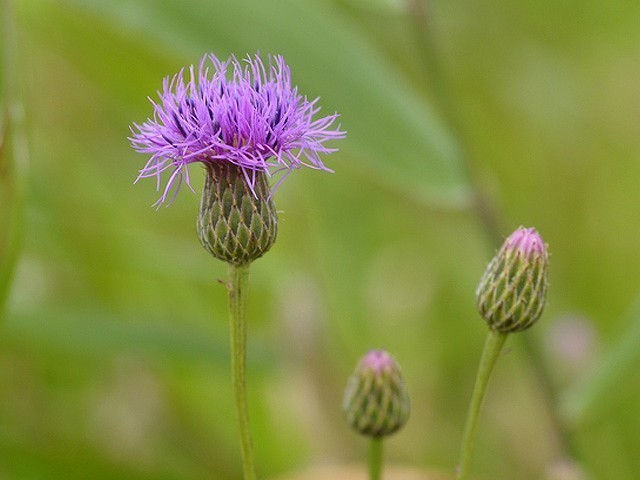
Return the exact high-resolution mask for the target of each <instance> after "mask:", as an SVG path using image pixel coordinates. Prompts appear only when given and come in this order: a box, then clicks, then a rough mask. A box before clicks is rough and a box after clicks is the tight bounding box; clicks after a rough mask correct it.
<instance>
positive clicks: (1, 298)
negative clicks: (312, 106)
mask: <svg viewBox="0 0 640 480" xmlns="http://www.w3.org/2000/svg"><path fill="white" fill-rule="evenodd" d="M11 7H12V5H11V2H4V3H3V4H2V6H1V7H0V8H1V9H2V13H3V16H2V22H1V25H0V28H2V31H1V34H2V35H1V36H0V37H1V38H2V52H1V54H2V61H1V62H0V65H2V67H3V68H2V75H1V76H2V97H1V98H2V101H1V102H0V108H2V112H1V113H0V115H2V118H0V320H1V319H2V318H3V316H4V309H5V303H6V300H7V296H8V294H9V289H10V287H11V281H12V278H13V274H14V271H15V267H16V264H17V262H18V257H19V254H20V249H21V247H22V235H23V229H24V225H23V221H24V218H23V217H24V200H25V199H24V189H25V185H24V183H25V172H26V168H27V163H28V158H29V150H28V144H27V136H26V131H25V125H24V123H25V118H24V117H25V114H24V107H23V103H22V98H21V94H22V92H21V89H20V88H19V85H20V81H19V78H20V64H19V62H18V58H20V56H19V52H18V48H19V44H18V38H17V35H18V32H17V26H16V25H15V22H14V20H15V19H14V15H13V11H12V8H11Z"/></svg>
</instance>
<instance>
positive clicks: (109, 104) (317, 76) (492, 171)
mask: <svg viewBox="0 0 640 480" xmlns="http://www.w3.org/2000/svg"><path fill="white" fill-rule="evenodd" d="M3 7H4V10H3V11H2V15H3V18H2V28H3V35H4V37H3V38H4V40H3V50H4V56H3V63H2V72H3V78H4V81H3V84H2V86H3V97H2V103H3V106H4V107H5V116H4V117H3V118H4V120H3V126H4V129H3V130H2V131H3V132H4V134H3V137H2V138H3V140H4V141H3V143H2V146H3V147H2V150H1V151H0V155H1V156H0V195H1V198H0V215H1V216H0V268H2V272H1V273H2V276H0V288H2V289H4V287H6V290H7V292H8V295H7V299H6V305H4V314H3V316H2V323H3V325H2V327H1V328H0V479H3V480H4V479H8V480H18V479H19V480H23V479H24V480H31V479H34V480H35V479H47V480H48V479H63V478H64V479H113V478H122V479H153V480H155V479H158V480H160V479H163V480H164V479H167V480H169V479H176V480H177V479H194V480H197V479H212V478H213V479H216V480H235V479H239V478H240V475H241V470H240V458H239V448H238V442H237V434H236V424H235V416H234V409H233V405H232V394H231V387H230V381H229V361H228V355H229V349H228V346H227V343H228V338H227V336H228V329H227V317H226V295H225V290H224V288H223V287H222V286H221V285H220V284H219V283H218V282H217V279H220V278H225V275H226V268H225V266H224V265H223V264H222V263H220V262H217V261H215V260H213V259H212V258H210V257H208V256H207V254H206V253H205V251H204V250H203V249H202V248H201V247H200V245H199V243H198V240H197V238H196V234H195V219H196V214H197V208H198V202H199V197H198V195H196V194H193V193H191V192H189V191H188V189H184V190H183V191H182V192H181V194H180V195H179V196H178V198H177V200H176V201H175V202H174V204H173V205H171V206H170V207H169V208H161V209H160V210H158V211H156V210H155V209H154V208H152V207H151V205H152V203H153V202H154V201H155V200H156V198H157V196H158V194H157V193H156V192H155V184H154V182H153V181H142V182H140V183H139V184H137V185H135V186H134V185H133V184H132V182H133V180H134V179H135V177H136V175H137V171H138V169H139V168H141V167H142V165H143V164H144V163H145V162H146V158H145V157H144V156H142V155H139V154H136V153H135V152H134V151H133V150H132V149H131V148H130V146H129V143H128V140H127V136H128V135H129V134H130V132H129V125H131V124H132V123H133V122H142V121H144V120H145V118H147V116H149V115H150V114H151V105H150V103H149V101H148V100H147V97H148V96H151V97H155V92H156V90H157V89H159V88H160V86H161V81H162V78H163V77H164V76H166V75H169V74H173V73H174V72H176V71H177V70H178V69H180V68H181V67H182V66H184V65H189V64H191V63H194V62H197V61H198V60H199V58H200V57H201V56H202V55H203V54H204V53H206V52H214V53H216V54H217V55H218V56H220V57H226V56H227V55H229V54H231V53H235V54H238V55H240V56H242V55H244V54H245V53H252V52H255V51H260V52H262V53H269V52H270V53H281V54H283V55H284V56H285V58H286V60H287V61H288V63H289V64H290V66H291V69H292V73H293V78H294V82H295V83H296V84H297V85H298V86H299V87H300V90H301V91H302V92H303V93H305V94H307V95H308V96H310V97H315V96H321V97H322V101H321V104H322V106H323V112H324V113H332V112H333V111H338V112H340V113H341V114H342V118H341V123H342V127H343V128H344V129H345V130H347V131H348V136H347V139H346V140H345V141H342V142H340V143H339V144H338V143H336V144H335V146H337V147H339V148H340V152H338V153H336V154H333V155H331V156H330V157H327V158H326V163H327V165H328V166H329V167H331V168H333V169H334V170H335V174H326V173H322V172H317V171H298V172H295V174H294V175H291V177H290V178H289V179H288V180H287V181H286V182H285V183H284V184H283V186H282V187H281V188H280V189H279V191H278V193H277V195H276V201H277V205H278V209H279V210H280V211H281V214H280V220H281V221H280V231H279V238H278V241H277V242H276V244H275V246H274V248H273V249H272V251H271V252H270V253H269V254H268V255H267V256H266V257H265V258H263V259H260V260H259V261H258V262H256V263H255V264H254V266H253V269H252V284H251V292H250V299H249V303H250V306H249V316H250V327H249V330H250V331H249V334H250V340H249V346H250V351H251V353H250V358H249V363H250V365H249V368H250V374H249V393H250V406H251V415H252V420H253V424H254V437H255V438H254V442H255V451H256V455H257V464H258V468H259V472H260V476H261V477H262V478H267V477H271V476H277V475H280V474H283V473H285V472H290V471H294V470H298V469H304V468H306V467H309V466H312V465H322V464H342V463H344V464H347V463H353V462H357V461H360V459H361V458H362V456H363V455H364V453H365V450H366V443H365V441H364V440H363V439H361V438H359V437H358V436H357V435H356V434H354V433H352V432H350V431H349V430H348V428H347V427H346V426H345V424H344V423H343V421H342V418H341V412H340V402H341V396H342V392H343V388H344V385H345V382H346V378H347V377H348V376H349V374H350V373H351V371H352V369H353V368H354V367H355V363H356V361H357V359H358V358H359V357H360V356H361V355H362V354H363V353H364V352H365V351H366V350H368V349H370V348H384V349H387V350H389V351H391V352H392V353H393V354H394V355H395V356H396V358H397V359H398V361H399V362H400V364H401V365H402V367H403V369H404V373H405V377H406V380H407V383H408V385H409V388H410V392H411V396H412V401H413V412H412V417H411V419H410V421H409V423H408V425H407V427H406V428H405V429H404V430H403V431H402V432H400V433H399V434H398V435H397V436H395V437H393V438H392V439H391V440H390V441H389V442H388V451H387V457H388V460H389V462H390V463H395V464H403V465H413V466H427V465H428V466H433V467H436V468H440V469H443V470H450V471H451V470H452V469H453V466H454V465H455V462H456V460H457V453H458V444H459V440H460V437H461V433H462V427H463V423H464V417H465V414H466V408H467V404H468V400H469V398H470V395H471V389H472V386H473V380H474V376H475V371H476V368H477V362H478V359H479V356H480V352H481V349H482V344H483V341H484V336H485V333H486V327H485V325H484V324H483V322H482V321H481V320H480V319H479V317H478V315H477V314H476V312H475V308H474V289H475V286H476V282H477V281H478V279H479V278H480V275H481V274H482V271H483V269H484V266H485V265H486V262H487V261H488V260H489V259H490V257H491V255H492V254H493V252H494V250H495V249H496V248H497V247H498V246H499V245H498V243H497V240H496V238H495V232H494V234H493V235H492V234H491V232H490V229H488V228H487V227H488V223H487V219H486V218H485V219H484V220H483V219H482V218H481V216H479V215H478V211H477V209H476V208H475V207H474V204H475V200H474V199H476V198H478V197H477V196H478V194H479V192H484V193H482V194H481V195H483V197H484V199H485V201H486V202H487V204H488V205H492V207H491V208H492V209H493V210H494V211H495V217H496V219H497V225H498V227H497V233H498V234H499V235H500V236H506V235H507V234H508V233H510V232H511V231H512V230H513V229H515V228H516V227H518V226H519V225H525V226H535V227H536V228H537V229H538V230H539V231H540V233H541V234H542V236H543V238H544V239H545V240H546V241H547V242H548V243H549V248H550V251H551V255H552V256H551V266H550V282H551V285H550V292H549V294H550V295H549V300H548V306H547V309H546V312H545V314H544V316H543V317H542V319H541V321H540V322H539V324H538V325H537V326H536V327H535V328H534V329H532V330H531V331H528V332H526V333H524V334H522V335H521V336H520V337H516V336H514V337H512V338H511V339H510V340H509V342H508V345H507V346H508V350H509V352H508V354H506V355H504V356H503V357H501V359H500V361H499V363H498V367H497V369H496V372H495V376H494V378H493V381H492V384H491V386H490V389H489V395H488V397H487V401H486V404H485V410H484V414H483V417H482V420H481V425H480V435H479V439H478V446H477V457H476V461H475V467H474V471H475V472H477V474H478V477H479V478H485V479H500V480H501V479H518V480H521V479H524V480H527V479H541V478H551V477H549V475H550V473H549V472H550V470H553V469H556V467H557V465H558V462H560V461H561V460H562V459H563V458H564V457H565V455H566V454H568V453H569V451H567V450H566V449H565V448H564V447H562V445H561V444H560V442H559V440H558V436H557V434H556V432H554V429H553V428H552V424H551V421H550V417H549V412H548V409H547V408H546V406H545V401H544V398H545V395H544V393H543V391H542V389H541V386H540V384H539V383H538V382H537V381H536V379H535V378H536V377H535V369H534V368H533V366H532V363H531V361H530V358H529V356H528V355H527V353H526V352H527V349H526V348H525V346H524V344H523V342H522V336H527V337H528V340H529V342H530V345H533V347H534V349H535V351H537V352H538V353H539V356H540V358H541V359H542V361H543V365H545V366H546V368H547V369H548V370H549V372H550V375H551V383H552V387H553V389H554V392H555V396H556V397H557V398H556V401H557V402H558V405H557V408H558V411H559V412H560V415H561V418H562V419H563V421H564V422H565V423H566V428H567V430H568V434H569V441H568V442H567V444H568V445H570V453H571V455H572V456H574V458H575V460H576V461H577V462H579V463H580V464H581V465H582V467H583V468H584V470H586V471H587V472H589V473H590V474H591V478H594V479H604V480H606V479H616V480H621V479H632V480H633V479H637V478H639V475H640V474H639V473H638V472H640V456H638V455H637V452H638V451H639V449H640V415H638V411H639V408H638V407H639V403H640V400H639V397H640V376H639V375H638V374H637V371H638V367H640V359H639V358H638V357H640V313H638V309H637V308H634V307H633V305H634V304H635V302H636V298H637V297H638V294H639V293H640V288H639V287H640V253H639V250H638V238H639V235H640V222H638V216H639V213H638V205H640V188H638V185H640V162H639V161H638V157H639V153H640V127H639V125H640V88H639V87H638V86H639V85H640V62H639V60H638V59H639V58H640V3H639V2H637V1H636V0H612V1H608V2H601V1H595V0H581V1H577V0H561V1H557V0H519V1H516V0H494V1H492V2H481V1H463V0H446V1H445V0H433V1H430V2H428V4H422V3H421V2H420V1H419V0H414V1H404V0H276V1H267V0H234V1H226V2H225V1H204V0H156V1H154V0H135V1H124V0H111V1H98V0H95V1H94V0H76V1H73V0H67V1H64V0H58V1H53V0H24V1H14V2H11V4H10V3H9V1H8V0H4V2H3ZM425 26H426V27H427V28H426V29H425ZM11 39H13V40H14V42H13V43H12V41H11ZM12 81H15V86H16V88H15V89H13V93H11V95H9V94H8V93H7V92H11V90H12V89H11V87H10V85H11V83H12ZM12 101H13V102H14V103H13V104H12ZM11 105H13V106H14V107H16V108H14V109H12V108H11ZM21 105H22V106H23V107H24V112H25V117H24V118H25V120H24V122H21V121H20V116H19V114H15V112H18V113H19V111H20V109H19V107H20V106H21ZM7 111H12V112H14V114H11V115H7V114H6V112H7ZM10 117H11V118H12V119H13V120H12V122H9V121H8V119H9V118H10ZM7 125H10V128H7ZM25 142H27V143H25ZM27 146H28V150H29V151H28V158H27V152H26V149H25V147H27ZM27 160H28V162H27ZM196 170H197V167H196V168H194V172H193V173H194V175H193V177H194V178H197V180H196V182H195V183H196V190H197V189H199V188H200V186H201V184H202V181H201V179H200V178H198V177H199V175H197V172H196ZM483 211H485V212H486V211H487V210H486V209H485V210H483ZM489 220H490V219H489ZM14 267H15V268H14ZM2 293H3V292H2V290H0V301H2V300H3V294H2ZM0 310H2V308H0ZM554 478H557V477H554Z"/></svg>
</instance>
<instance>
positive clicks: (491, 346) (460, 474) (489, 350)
mask: <svg viewBox="0 0 640 480" xmlns="http://www.w3.org/2000/svg"><path fill="white" fill-rule="evenodd" d="M507 335H508V333H500V332H494V331H493V330H489V333H488V334H487V340H486V342H485V344H484V350H483V351H482V357H481V358H480V367H478V375H477V376H476V384H475V386H474V387H473V396H472V397H471V404H470V405H469V413H468V414H467V423H466V425H465V427H464V435H463V437H462V447H461V449H460V462H459V463H458V471H457V479H458V480H465V479H467V478H468V476H469V468H470V466H471V457H472V456H473V447H474V443H475V436H476V430H477V427H478V418H479V417H480V410H481V408H482V402H483V401H484V397H485V394H486V392H487V385H488V384H489V378H490V377H491V372H492V371H493V367H494V365H495V364H496V360H497V359H498V355H500V352H501V351H502V346H503V345H504V342H505V340H506V339H507Z"/></svg>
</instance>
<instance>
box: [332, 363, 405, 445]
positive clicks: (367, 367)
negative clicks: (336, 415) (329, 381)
mask: <svg viewBox="0 0 640 480" xmlns="http://www.w3.org/2000/svg"><path fill="white" fill-rule="evenodd" d="M342 409H343V411H344V414H345V418H346V420H347V423H349V425H351V427H352V428H353V429H354V430H356V431H357V432H359V433H361V434H362V435H368V436H370V437H382V436H386V435H391V434H392V433H394V432H396V431H398V430H399V429H400V428H401V427H402V426H403V425H404V424H405V423H406V422H407V419H408V418H409V411H410V403H409V393H408V391H407V387H406V386H405V383H404V379H403V378H402V372H401V371H400V367H399V366H398V364H397V363H396V361H395V359H394V358H393V357H392V356H391V355H390V354H389V353H387V352H385V351H383V350H371V351H370V352H369V353H367V354H366V355H365V356H364V357H362V359H361V360H360V363H359V364H358V366H357V367H356V370H355V372H354V373H353V375H352V376H351V378H349V382H348V384H347V388H346V390H345V394H344V400H343V403H342Z"/></svg>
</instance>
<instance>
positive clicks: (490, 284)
mask: <svg viewBox="0 0 640 480" xmlns="http://www.w3.org/2000/svg"><path fill="white" fill-rule="evenodd" d="M547 259H548V256H547V247H546V244H545V243H544V241H543V240H542V238H541V237H540V235H539V234H538V232H536V230H535V229H534V228H523V227H520V228H518V229H517V230H516V231H515V232H513V233H512V234H511V235H510V236H509V237H508V238H507V239H506V240H505V242H504V244H503V245H502V247H501V248H500V250H499V251H498V253H497V254H496V256H495V257H493V260H491V262H490V263H489V266H488V267H487V269H486V271H485V273H484V275H483V276H482V279H481V280H480V284H479V285H478V288H477V290H476V306H477V308H478V311H479V312H480V315H481V316H482V317H483V318H484V319H485V320H486V321H487V323H488V324H489V327H490V328H491V329H492V330H494V331H496V332H502V333H512V332H520V331H522V330H526V329H527V328H529V327H530V326H531V325H533V324H534V323H535V322H536V320H538V318H539V317H540V315H541V314H542V310H543V308H544V305H545V300H546V293H547Z"/></svg>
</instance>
